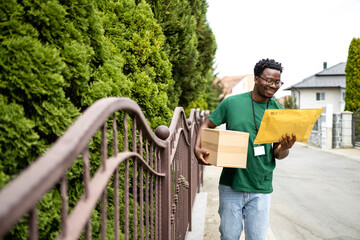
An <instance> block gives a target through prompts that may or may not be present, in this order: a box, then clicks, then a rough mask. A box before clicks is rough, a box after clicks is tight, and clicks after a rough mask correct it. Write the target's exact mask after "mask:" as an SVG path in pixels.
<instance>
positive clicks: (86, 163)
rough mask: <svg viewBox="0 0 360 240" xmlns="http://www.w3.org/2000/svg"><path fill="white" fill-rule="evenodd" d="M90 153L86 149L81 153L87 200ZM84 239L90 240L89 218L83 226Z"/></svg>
mask: <svg viewBox="0 0 360 240" xmlns="http://www.w3.org/2000/svg"><path fill="white" fill-rule="evenodd" d="M89 159H90V153H89V148H88V147H86V148H85V150H84V152H83V163H84V165H83V171H84V197H85V199H87V198H88V197H89V182H90V163H89ZM84 237H85V239H86V240H89V239H91V217H90V218H89V220H88V222H87V223H86V225H85V236H84Z"/></svg>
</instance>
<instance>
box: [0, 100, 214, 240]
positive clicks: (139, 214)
mask: <svg viewBox="0 0 360 240" xmlns="http://www.w3.org/2000/svg"><path fill="white" fill-rule="evenodd" d="M206 115H207V113H206V112H202V113H200V110H197V111H195V110H192V111H191V114H190V117H189V118H188V119H186V116H185V113H184V111H183V109H182V108H176V109H175V111H174V116H173V119H172V122H171V124H170V127H169V128H167V127H165V126H159V127H158V128H157V129H156V131H155V133H154V132H153V131H152V130H151V128H150V127H149V125H148V123H147V120H146V118H145V116H144V115H143V113H142V111H141V109H140V107H139V106H138V105H137V104H136V103H135V102H134V101H132V100H130V99H127V98H105V99H101V100H99V101H97V102H96V103H94V104H93V105H92V106H90V107H89V108H88V109H87V110H86V111H85V112H84V113H83V115H82V116H81V117H80V118H79V119H78V120H77V121H76V122H75V123H74V124H73V125H72V126H71V127H70V128H69V129H68V130H67V131H66V132H65V133H64V135H63V136H62V137H61V138H59V139H58V140H57V141H56V142H55V143H54V145H53V146H52V147H51V148H50V149H49V150H48V151H47V152H46V153H45V154H44V155H43V156H41V157H39V158H38V159H37V160H36V161H35V162H34V163H33V164H31V165H30V166H29V167H28V168H27V169H25V170H24V171H23V172H22V173H21V174H20V175H19V176H18V177H17V178H15V179H14V180H13V181H11V182H10V183H9V184H7V185H6V186H5V187H4V188H2V190H1V192H0V203H1V204H0V238H1V237H4V236H5V238H6V235H7V234H8V233H9V231H12V229H13V227H14V226H16V225H17V224H18V222H19V221H20V220H24V219H26V221H27V222H28V223H27V224H28V235H29V238H30V239H39V230H38V229H39V227H38V225H39V218H38V216H37V215H38V210H37V208H38V203H39V201H41V200H42V198H43V197H44V195H45V194H47V192H49V191H50V190H53V189H55V190H56V191H59V192H60V194H61V207H60V209H59V212H60V213H61V223H60V227H59V230H58V234H57V237H56V238H57V239H78V238H84V239H91V238H92V237H93V236H92V235H93V229H92V225H93V224H94V223H93V222H92V212H93V211H94V209H97V208H99V209H100V210H99V212H100V213H101V217H100V219H101V220H100V223H98V224H100V225H101V227H100V233H99V236H100V237H99V238H101V239H107V238H108V236H107V235H109V229H107V226H109V221H112V223H111V224H113V225H112V226H113V229H114V230H113V231H114V232H111V234H112V235H114V238H115V239H156V240H158V239H163V240H168V239H185V236H186V233H187V231H189V230H190V231H191V210H192V205H193V202H194V199H195V195H196V192H197V191H199V189H200V184H201V182H202V173H203V171H202V170H203V168H202V166H200V165H198V164H197V161H196V159H195V157H194V155H193V151H192V149H193V147H194V143H195V137H196V136H195V135H196V132H197V129H198V128H199V126H200V125H201V124H202V122H203V121H204V120H205V117H206ZM99 132H100V133H99ZM97 134H100V135H101V137H99V139H100V143H99V146H101V147H100V148H101V154H100V157H99V158H100V159H97V160H96V159H95V162H97V163H99V164H98V165H99V166H94V165H93V164H91V163H93V162H94V159H92V156H93V154H92V153H91V150H89V149H90V147H89V144H90V142H91V141H94V139H95V138H96V135H97ZM79 159H80V161H81V163H82V166H83V171H82V176H83V193H82V196H81V197H80V198H79V199H78V201H77V202H76V204H75V205H74V206H69V200H68V199H69V195H68V194H69V192H70V191H69V189H71V188H72V187H73V186H69V184H68V182H69V180H68V176H67V175H68V174H67V173H68V171H69V169H70V168H71V167H72V166H73V165H74V164H75V162H76V161H78V160H79ZM108 192H111V195H110V194H108ZM109 206H111V211H110V209H109Z"/></svg>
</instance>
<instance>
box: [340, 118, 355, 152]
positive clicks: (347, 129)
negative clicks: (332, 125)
mask: <svg viewBox="0 0 360 240" xmlns="http://www.w3.org/2000/svg"><path fill="white" fill-rule="evenodd" d="M352 114H353V113H352V112H349V111H346V112H343V113H342V114H341V115H342V122H341V128H342V129H341V130H342V131H341V132H342V136H341V140H342V141H341V147H342V148H351V147H353V141H352V136H353V134H355V133H352V130H353V126H352V121H353V119H352ZM354 123H355V122H354Z"/></svg>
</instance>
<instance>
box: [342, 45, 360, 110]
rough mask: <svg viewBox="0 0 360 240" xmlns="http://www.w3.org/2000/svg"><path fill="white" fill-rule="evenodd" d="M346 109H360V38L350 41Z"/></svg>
mask: <svg viewBox="0 0 360 240" xmlns="http://www.w3.org/2000/svg"><path fill="white" fill-rule="evenodd" d="M345 74H346V88H345V110H346V111H351V112H355V111H356V110H358V109H360V92H359V89H360V39H359V38H353V40H352V41H351V43H350V47H349V53H348V59H347V62H346V68H345Z"/></svg>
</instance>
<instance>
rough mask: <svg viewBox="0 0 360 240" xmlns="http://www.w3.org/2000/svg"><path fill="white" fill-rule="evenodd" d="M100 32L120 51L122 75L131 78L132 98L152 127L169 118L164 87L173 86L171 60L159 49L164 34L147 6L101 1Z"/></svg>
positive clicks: (124, 0) (161, 48)
mask: <svg viewBox="0 0 360 240" xmlns="http://www.w3.org/2000/svg"><path fill="white" fill-rule="evenodd" d="M99 6H100V8H101V10H102V11H103V21H104V31H105V33H104V35H105V38H106V40H107V41H109V42H110V43H111V44H112V45H113V46H116V50H115V51H118V52H119V53H121V56H122V58H123V61H122V62H120V63H119V64H122V70H123V74H124V75H125V76H126V78H127V79H129V80H130V81H131V87H130V91H131V97H132V98H134V99H135V100H136V101H137V103H138V104H139V105H140V107H141V109H142V110H143V111H144V113H145V116H146V117H147V118H148V119H149V120H150V124H151V126H152V127H156V126H158V125H160V124H167V123H168V122H169V119H170V117H171V111H170V108H169V107H168V105H167V103H168V101H167V100H168V99H167V94H166V93H167V90H168V88H169V86H171V85H173V80H172V78H171V63H170V62H169V60H168V57H167V55H166V54H165V51H164V49H163V44H164V41H165V37H164V35H163V33H162V31H161V27H160V26H159V25H158V24H157V22H156V20H155V19H154V17H153V13H152V11H151V9H150V7H149V5H148V4H147V3H146V2H145V1H142V2H140V3H139V4H138V5H136V4H135V2H134V1H128V0H120V1H104V2H103V3H102V4H99Z"/></svg>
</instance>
